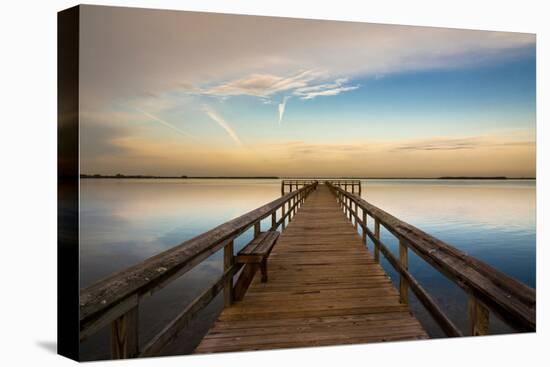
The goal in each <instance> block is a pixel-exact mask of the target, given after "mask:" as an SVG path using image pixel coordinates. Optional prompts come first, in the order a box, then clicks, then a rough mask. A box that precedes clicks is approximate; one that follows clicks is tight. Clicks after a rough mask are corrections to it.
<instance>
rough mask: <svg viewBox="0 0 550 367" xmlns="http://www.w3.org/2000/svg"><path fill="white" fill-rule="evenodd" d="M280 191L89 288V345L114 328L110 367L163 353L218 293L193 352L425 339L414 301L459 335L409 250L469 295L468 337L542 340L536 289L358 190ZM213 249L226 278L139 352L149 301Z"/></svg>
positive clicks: (331, 186) (341, 185)
mask: <svg viewBox="0 0 550 367" xmlns="http://www.w3.org/2000/svg"><path fill="white" fill-rule="evenodd" d="M286 187H288V188H289V190H290V192H286V190H285V188H286ZM281 192H282V196H281V197H280V198H278V199H276V200H274V201H272V202H271V203H268V204H266V205H264V206H262V207H260V208H257V209H255V210H253V211H251V212H249V213H246V214H244V215H242V216H241V217H238V218H235V219H233V220H231V221H229V222H227V223H224V224H222V225H220V226H218V227H216V228H214V229H212V230H210V231H208V232H206V233H204V234H202V235H200V236H197V237H195V238H192V239H190V240H188V241H186V242H184V243H182V244H180V245H178V246H175V247H174V248H172V249H170V250H168V251H165V252H163V253H161V254H158V255H156V256H154V257H152V258H150V259H147V260H145V261H144V262H142V263H140V264H137V265H135V266H133V267H131V268H128V269H126V270H123V271H121V272H119V273H117V274H113V275H112V276H110V277H108V278H106V279H103V280H101V281H99V282H97V283H96V284H94V285H92V286H90V287H88V288H86V289H83V290H82V291H81V296H80V321H81V324H80V338H81V341H82V340H85V339H86V338H87V337H89V336H90V335H92V334H94V333H96V332H97V331H99V330H100V329H102V328H104V327H106V326H109V325H110V328H111V350H112V357H113V358H132V357H139V356H154V355H160V354H161V353H162V351H163V349H164V348H165V347H166V346H167V345H168V344H170V343H171V342H173V341H174V340H175V339H176V338H177V337H178V334H179V333H180V331H181V330H183V329H184V328H185V327H187V326H188V324H189V323H190V321H191V320H192V319H193V318H194V317H195V316H196V315H197V314H198V313H199V312H200V310H202V309H203V308H204V307H205V306H207V305H208V304H209V303H210V302H211V301H212V300H213V299H214V298H215V297H216V295H217V294H219V293H220V292H222V291H223V294H224V309H223V311H222V312H221V313H220V315H219V317H218V319H217V321H216V322H215V323H214V325H213V326H212V327H211V329H210V330H209V332H208V334H207V335H206V336H205V337H204V338H203V340H202V341H201V343H200V344H199V345H198V347H197V348H196V350H195V352H196V353H212V352H228V351H244V350H261V349H275V348H291V347H306V346H320V345H337V344H351V343H369V342H381V341H390V340H415V339H426V338H428V337H429V336H428V334H427V333H426V331H425V330H424V328H423V327H422V325H421V324H420V323H419V321H418V320H417V319H416V318H415V317H414V316H413V315H412V314H411V312H410V309H409V294H410V292H412V293H413V294H414V295H415V296H416V297H417V299H418V300H419V301H420V302H421V304H422V305H423V306H424V307H425V309H426V310H427V311H428V312H429V314H430V315H431V316H432V318H433V320H434V321H435V322H436V323H437V324H438V325H439V327H440V328H441V330H442V331H443V332H444V333H445V334H446V335H447V336H450V337H456V336H463V335H464V333H463V331H462V330H460V329H459V328H458V327H457V326H456V325H455V324H454V323H453V321H452V320H451V319H450V318H449V317H448V316H447V315H446V314H445V313H444V312H443V311H442V309H441V308H440V307H439V305H438V304H437V302H436V301H435V300H434V299H433V298H432V297H431V296H430V295H429V293H428V292H427V291H426V290H425V288H424V287H423V285H421V284H419V282H418V281H417V280H416V279H415V278H414V276H413V275H412V274H411V272H409V270H408V253H409V250H411V251H413V252H414V253H415V254H416V255H418V256H419V257H420V258H422V259H423V260H425V261H426V262H427V263H428V264H430V265H431V266H433V267H434V268H435V269H436V270H438V271H440V272H441V273H442V274H444V275H445V276H446V277H447V278H448V279H450V280H451V281H453V282H454V283H455V284H456V285H457V286H459V287H461V288H462V289H463V290H464V292H466V294H467V295H468V297H469V299H470V301H469V305H468V309H467V310H464V312H467V313H468V316H469V329H468V333H467V334H466V335H484V334H488V333H489V321H490V315H493V316H496V317H498V318H499V319H501V320H503V321H504V322H505V323H506V324H508V325H509V326H511V327H512V328H514V329H515V330H517V331H522V332H524V331H535V329H536V321H535V314H536V295H535V291H534V289H532V288H530V287H528V286H526V285H525V284H523V283H520V282H518V281H517V280H515V279H513V278H511V277H509V276H507V275H505V274H503V273H501V272H499V271H498V270H496V269H494V268H492V267H490V266H489V265H487V264H485V263H483V262H481V261H479V260H477V259H475V258H472V257H470V256H468V255H467V254H465V253H463V252H461V251H459V250H457V249H456V248H454V247H452V246H450V245H449V244H446V243H444V242H442V241H440V240H438V239H437V238H434V237H432V236H430V235H429V234H427V233H425V232H423V231H421V230H420V229H418V228H415V227H413V226H411V225H409V224H407V223H405V222H402V221H400V220H399V219H397V218H395V217H393V216H392V215H391V214H389V213H387V212H385V211H383V210H382V209H380V208H377V207H375V206H373V205H372V204H370V203H368V202H367V201H365V200H364V199H363V198H362V197H361V183H360V182H359V181H358V180H327V181H324V182H322V183H319V182H318V181H316V180H307V181H306V180H304V181H302V182H300V181H299V180H291V181H283V182H282V183H281ZM267 218H271V220H270V223H269V226H267V228H265V221H263V222H262V220H264V219H267ZM262 224H263V226H264V228H262ZM382 227H383V228H385V229H386V230H387V231H388V232H389V233H391V234H392V235H393V236H395V237H396V238H397V239H398V240H399V253H398V255H394V254H392V253H391V251H389V250H388V248H387V247H386V246H385V244H384V243H383V242H382V241H381V237H380V230H381V228H382ZM248 230H253V240H252V241H251V242H250V243H249V244H248V245H246V246H245V248H244V249H242V250H241V251H240V252H239V253H235V251H234V247H233V244H234V240H235V238H237V237H239V236H241V235H242V234H243V233H245V232H246V231H248ZM217 251H223V252H224V272H223V275H222V276H221V277H220V278H219V279H218V280H217V281H215V282H214V284H213V285H212V286H210V287H209V288H208V289H206V290H205V291H204V292H203V293H202V294H201V295H200V296H198V297H197V298H196V299H195V300H193V301H192V302H191V303H190V304H189V305H188V306H187V307H186V308H185V309H183V310H181V312H180V313H179V314H178V316H177V317H176V318H175V319H174V320H173V321H171V322H170V323H169V324H168V325H166V327H165V328H164V329H163V330H161V331H160V332H159V333H158V334H157V335H156V336H155V337H154V338H153V339H152V340H149V341H147V342H145V343H140V341H139V340H138V335H139V334H138V330H139V327H138V325H139V316H138V315H139V312H138V310H139V304H140V302H141V300H142V299H143V298H144V297H148V296H151V295H153V294H154V293H155V292H156V291H158V290H159V289H161V288H162V287H164V286H166V285H167V284H169V283H170V282H171V281H173V280H174V279H176V278H178V277H180V276H181V275H183V274H184V273H186V272H187V271H189V270H190V269H192V268H193V267H194V266H196V265H197V264H199V263H200V262H202V261H203V260H204V259H206V258H208V257H209V256H210V255H212V254H213V253H215V252H217ZM380 254H382V255H383V256H384V257H385V258H386V260H387V261H388V263H389V264H390V265H391V266H392V267H393V268H394V269H395V270H396V271H397V273H398V275H399V287H398V289H396V288H394V287H393V285H392V283H391V281H390V279H389V278H388V276H387V274H386V273H385V271H384V270H383V269H382V267H381V266H380Z"/></svg>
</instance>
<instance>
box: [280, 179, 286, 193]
mask: <svg viewBox="0 0 550 367" xmlns="http://www.w3.org/2000/svg"><path fill="white" fill-rule="evenodd" d="M281 196H285V181H284V180H283V181H281Z"/></svg>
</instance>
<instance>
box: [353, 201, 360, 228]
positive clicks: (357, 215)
mask: <svg viewBox="0 0 550 367" xmlns="http://www.w3.org/2000/svg"><path fill="white" fill-rule="evenodd" d="M354 204H355V215H354V216H353V217H354V219H355V230H356V231H357V226H358V224H357V219H359V213H358V212H357V202H355V201H354Z"/></svg>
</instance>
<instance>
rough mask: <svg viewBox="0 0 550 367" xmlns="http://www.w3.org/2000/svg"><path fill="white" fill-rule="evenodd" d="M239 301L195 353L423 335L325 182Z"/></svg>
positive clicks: (293, 222) (284, 234)
mask: <svg viewBox="0 0 550 367" xmlns="http://www.w3.org/2000/svg"><path fill="white" fill-rule="evenodd" d="M268 264H269V271H270V274H269V281H268V282H267V283H262V282H261V279H260V277H259V276H256V277H255V278H254V280H253V282H252V285H251V286H250V288H249V289H248V292H247V293H246V296H245V297H244V299H243V300H242V301H241V302H237V303H235V304H234V305H233V306H231V307H230V308H226V309H225V310H224V311H223V312H222V313H221V315H220V316H219V318H218V320H217V321H216V322H215V324H214V325H213V327H212V328H211V329H210V331H209V333H208V335H207V336H206V337H205V338H204V339H203V340H202V342H201V343H200V345H199V346H198V347H197V349H196V351H195V352H197V353H211V352H228V351H242V350H261V349H275V348H292V347H307V346H320V345H334V344H354V343H368V342H380V341H388V340H411V339H425V338H427V337H428V335H427V334H426V332H425V331H424V329H423V328H422V326H421V325H420V323H419V322H418V321H417V320H416V319H415V318H414V317H413V316H412V315H411V313H410V311H409V309H408V306H407V305H405V304H402V303H400V302H399V294H398V292H397V290H396V289H395V288H394V287H393V285H392V283H391V281H390V279H389V278H388V276H387V275H386V273H385V272H384V270H383V269H382V268H381V266H380V265H379V264H378V263H376V262H375V260H374V258H373V256H372V254H371V253H370V252H368V251H367V249H366V247H365V245H364V242H363V241H362V240H361V236H360V235H359V234H358V233H357V232H356V231H355V229H354V228H353V226H352V225H351V224H350V222H349V221H348V220H347V219H346V217H345V216H344V214H343V212H342V210H341V209H340V208H339V207H338V205H337V203H336V199H335V197H334V195H333V194H332V193H330V191H329V190H328V188H327V187H326V186H325V185H320V186H318V188H317V190H316V191H314V192H313V193H312V194H311V195H310V197H309V198H308V200H307V201H305V203H304V205H303V207H302V208H301V209H300V211H299V212H298V214H297V215H296V217H295V218H294V220H293V221H292V222H291V223H290V224H289V225H288V227H287V229H286V231H284V232H283V234H282V235H281V236H280V238H279V240H278V242H277V244H276V245H275V247H274V248H273V251H272V253H271V255H270V256H269V258H268Z"/></svg>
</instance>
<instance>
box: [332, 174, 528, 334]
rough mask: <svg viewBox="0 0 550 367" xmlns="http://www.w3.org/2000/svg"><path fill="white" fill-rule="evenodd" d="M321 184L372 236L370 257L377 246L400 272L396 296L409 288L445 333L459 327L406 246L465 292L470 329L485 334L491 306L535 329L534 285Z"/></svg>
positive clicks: (518, 325) (404, 297)
mask: <svg viewBox="0 0 550 367" xmlns="http://www.w3.org/2000/svg"><path fill="white" fill-rule="evenodd" d="M326 184H327V185H328V187H329V188H330V189H331V190H332V192H333V193H334V194H335V196H336V200H337V201H338V203H339V204H340V205H341V207H342V209H343V210H344V212H345V214H346V216H348V218H349V219H350V220H351V221H352V223H355V228H356V229H357V228H358V227H360V228H361V233H362V236H363V240H364V241H365V243H367V236H368V238H369V239H370V240H371V241H372V242H373V244H374V257H375V260H376V261H380V252H382V254H383V255H384V256H385V258H386V259H387V260H388V262H389V263H390V265H391V266H392V267H393V268H394V269H395V270H396V271H397V272H398V273H399V277H400V278H399V295H400V301H401V302H402V303H408V302H409V301H408V294H409V288H410V289H411V290H412V291H413V293H414V294H415V295H416V297H417V298H418V300H419V301H420V302H421V303H422V305H423V306H424V307H425V308H426V310H427V311H428V312H429V313H430V315H431V316H432V317H433V319H434V320H435V321H436V322H437V324H438V325H439V326H440V327H441V329H442V330H443V331H444V332H445V334H446V335H448V336H461V335H462V332H461V331H460V329H459V328H458V327H456V325H454V324H453V322H452V321H451V320H450V318H449V317H448V316H447V315H445V313H444V312H443V310H442V309H441V308H440V307H439V306H438V305H437V303H436V302H435V300H434V299H433V298H432V297H431V296H430V294H429V293H428V292H427V291H426V290H425V289H424V288H423V287H422V285H421V284H420V283H419V282H418V281H417V280H416V279H415V278H414V276H413V275H412V274H411V273H410V272H409V270H408V250H409V249H411V250H412V251H414V253H416V254H417V255H418V256H419V257H420V258H421V259H423V260H424V261H426V262H427V263H428V264H430V265H431V266H432V267H434V268H435V269H436V270H438V271H439V272H440V273H442V274H443V275H445V276H446V277H447V278H448V279H450V280H451V281H453V282H454V283H455V284H456V285H458V286H459V287H461V288H462V289H463V290H464V291H465V292H466V293H467V294H468V296H469V302H468V320H469V332H470V333H471V335H485V334H488V332H489V313H490V312H493V313H494V314H495V315H496V316H497V317H498V318H500V319H501V320H502V321H504V322H505V323H506V324H508V325H509V326H511V327H512V328H514V329H516V330H518V331H535V328H536V294H535V290H534V289H532V288H530V287H528V286H527V285H525V284H523V283H521V282H519V281H517V280H515V279H513V278H511V277H509V276H507V275H506V274H504V273H502V272H500V271H498V270H496V269H494V268H493V267H491V266H489V265H488V264H486V263H484V262H482V261H480V260H477V259H475V258H473V257H471V256H468V255H467V254H465V253H464V252H462V251H460V250H458V249H456V248H454V247H452V246H451V245H449V244H447V243H445V242H443V241H441V240H439V239H437V238H435V237H433V236H431V235H429V234H427V233H425V232H423V231H421V230H420V229H418V228H416V227H414V226H412V225H410V224H408V223H405V222H403V221H401V220H399V219H397V218H396V217H394V216H392V215H391V214H389V213H387V212H385V211H383V210H382V209H379V208H377V207H376V206H374V205H372V204H370V203H368V202H367V201H365V200H363V199H361V197H360V196H359V195H356V194H354V193H350V192H348V191H346V190H344V189H342V187H341V185H339V186H338V185H335V184H333V183H331V182H328V181H327V182H326ZM369 220H373V221H374V223H373V229H374V232H373V231H372V230H371V229H369V227H368V224H367V223H368V221H369ZM381 226H383V227H384V228H385V229H386V230H387V231H388V232H389V233H391V234H392V235H393V236H395V237H396V238H397V239H398V240H399V258H397V257H396V256H394V255H393V254H392V253H391V252H390V251H389V250H388V248H387V247H386V245H384V243H382V241H381V239H380V227H381Z"/></svg>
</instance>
